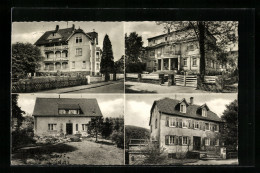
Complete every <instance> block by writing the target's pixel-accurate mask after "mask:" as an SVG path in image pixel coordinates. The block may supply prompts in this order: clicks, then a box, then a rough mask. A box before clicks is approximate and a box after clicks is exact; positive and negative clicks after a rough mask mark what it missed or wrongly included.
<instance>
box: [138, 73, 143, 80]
mask: <svg viewBox="0 0 260 173" xmlns="http://www.w3.org/2000/svg"><path fill="white" fill-rule="evenodd" d="M141 80H142V74H141V73H138V78H137V81H138V82H141Z"/></svg>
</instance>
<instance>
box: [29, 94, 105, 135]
mask: <svg viewBox="0 0 260 173" xmlns="http://www.w3.org/2000/svg"><path fill="white" fill-rule="evenodd" d="M101 116H102V113H101V110H100V108H99V105H98V102H97V100H96V99H83V98H77V99H72V98H36V102H35V106H34V110H33V117H34V133H35V134H37V135H59V134H61V133H63V134H76V133H80V134H82V135H84V134H87V130H88V123H89V121H90V120H91V118H95V117H101Z"/></svg>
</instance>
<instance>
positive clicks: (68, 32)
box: [34, 27, 75, 45]
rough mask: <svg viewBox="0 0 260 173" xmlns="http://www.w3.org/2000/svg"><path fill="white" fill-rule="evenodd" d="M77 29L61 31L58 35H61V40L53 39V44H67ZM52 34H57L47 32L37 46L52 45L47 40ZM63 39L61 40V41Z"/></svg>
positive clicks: (53, 31) (37, 42)
mask: <svg viewBox="0 0 260 173" xmlns="http://www.w3.org/2000/svg"><path fill="white" fill-rule="evenodd" d="M74 31H75V29H74V28H73V27H72V28H65V29H59V30H58V31H57V33H59V34H60V35H61V38H56V39H52V41H51V43H57V42H65V41H67V39H68V38H69V37H70V36H71V35H72V34H73V32H74ZM52 33H56V31H55V30H52V31H46V32H45V33H44V34H43V35H42V36H41V37H40V38H39V39H38V40H37V41H36V42H35V43H34V44H35V45H42V44H47V43H50V42H49V39H47V38H48V37H49V36H50V35H51V34H52ZM60 39H61V40H60Z"/></svg>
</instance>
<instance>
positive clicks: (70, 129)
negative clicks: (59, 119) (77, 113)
mask: <svg viewBox="0 0 260 173" xmlns="http://www.w3.org/2000/svg"><path fill="white" fill-rule="evenodd" d="M66 134H67V135H72V123H67V124H66Z"/></svg>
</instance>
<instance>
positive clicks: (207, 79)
mask: <svg viewBox="0 0 260 173" xmlns="http://www.w3.org/2000/svg"><path fill="white" fill-rule="evenodd" d="M216 78H217V77H216V76H204V81H205V83H216Z"/></svg>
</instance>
